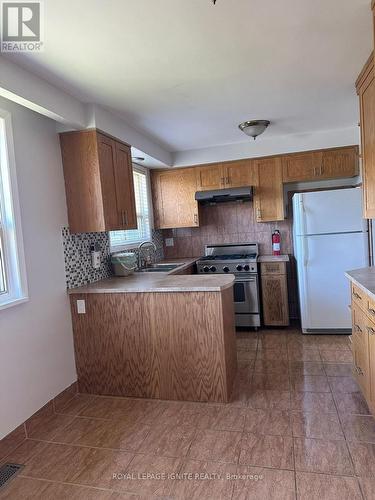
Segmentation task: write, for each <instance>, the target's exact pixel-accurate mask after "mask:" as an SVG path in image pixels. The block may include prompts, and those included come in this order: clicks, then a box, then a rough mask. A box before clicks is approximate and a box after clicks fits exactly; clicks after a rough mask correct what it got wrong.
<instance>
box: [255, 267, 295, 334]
mask: <svg viewBox="0 0 375 500" xmlns="http://www.w3.org/2000/svg"><path fill="white" fill-rule="evenodd" d="M261 284H262V303H263V323H264V325H265V326H288V325H289V301H288V284H287V274H286V262H264V263H261Z"/></svg>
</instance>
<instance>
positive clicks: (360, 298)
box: [353, 292, 375, 313]
mask: <svg viewBox="0 0 375 500" xmlns="http://www.w3.org/2000/svg"><path fill="white" fill-rule="evenodd" d="M353 297H355V298H356V299H359V300H362V297H361V296H360V295H359V293H357V292H353ZM374 313H375V311H374Z"/></svg>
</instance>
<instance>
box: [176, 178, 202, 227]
mask: <svg viewBox="0 0 375 500" xmlns="http://www.w3.org/2000/svg"><path fill="white" fill-rule="evenodd" d="M196 192H197V169H196V168H187V169H181V171H180V178H179V190H178V210H179V217H178V222H179V225H178V226H177V227H196V226H199V214H198V202H197V201H196V200H195V193H196Z"/></svg>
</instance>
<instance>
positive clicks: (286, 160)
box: [283, 151, 323, 182]
mask: <svg viewBox="0 0 375 500" xmlns="http://www.w3.org/2000/svg"><path fill="white" fill-rule="evenodd" d="M322 157H323V154H322V152H321V151H316V152H315V151H312V152H308V153H301V154H292V155H285V156H283V182H303V181H311V180H314V179H315V178H316V177H318V176H319V172H320V169H321V167H322Z"/></svg>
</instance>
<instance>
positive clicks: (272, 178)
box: [254, 157, 285, 222]
mask: <svg viewBox="0 0 375 500" xmlns="http://www.w3.org/2000/svg"><path fill="white" fill-rule="evenodd" d="M255 164H256V168H257V176H258V182H257V187H256V189H255V197H254V204H255V210H256V212H255V214H256V220H257V222H273V221H278V220H284V217H285V215H284V196H283V194H284V190H283V175H282V161H281V158H280V157H274V158H266V159H263V160H257V161H256V162H255Z"/></svg>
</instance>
